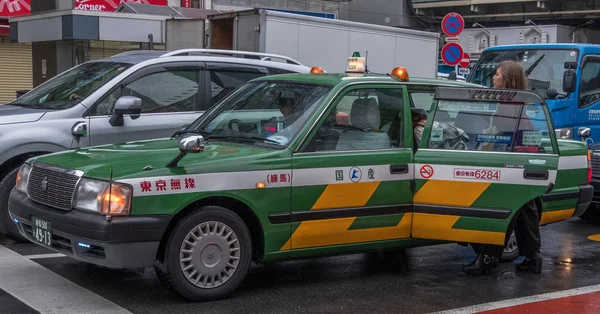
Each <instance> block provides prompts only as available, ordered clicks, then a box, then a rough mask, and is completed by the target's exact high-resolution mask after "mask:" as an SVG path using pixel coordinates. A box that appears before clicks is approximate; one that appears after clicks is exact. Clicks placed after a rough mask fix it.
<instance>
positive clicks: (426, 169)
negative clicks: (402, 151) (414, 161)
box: [419, 165, 433, 179]
mask: <svg viewBox="0 0 600 314" xmlns="http://www.w3.org/2000/svg"><path fill="white" fill-rule="evenodd" d="M419 172H420V173H421V177H423V178H425V179H429V178H431V177H432V176H433V167H432V166H430V165H423V166H421V170H419Z"/></svg>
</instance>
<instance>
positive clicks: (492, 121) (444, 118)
mask: <svg viewBox="0 0 600 314" xmlns="http://www.w3.org/2000/svg"><path fill="white" fill-rule="evenodd" d="M521 107H522V105H521V104H508V103H506V104H504V103H489V102H460V101H447V100H440V101H439V103H438V106H437V110H436V111H435V117H434V121H433V123H432V125H431V132H430V138H429V143H428V148H430V149H448V150H471V151H499V152H510V151H511V150H512V141H513V137H514V134H515V130H516V128H517V123H518V120H519V119H518V118H519V115H520V113H521Z"/></svg>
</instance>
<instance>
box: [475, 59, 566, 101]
mask: <svg viewBox="0 0 600 314" xmlns="http://www.w3.org/2000/svg"><path fill="white" fill-rule="evenodd" d="M504 60H515V61H518V62H520V63H521V66H522V67H523V69H525V73H526V74H527V83H528V88H529V90H531V91H533V92H536V93H538V94H539V95H540V96H542V97H546V90H548V89H549V88H555V89H556V90H557V91H558V92H559V93H560V92H562V85H563V73H564V71H565V68H564V64H565V62H568V61H570V62H577V50H570V49H553V50H550V49H510V50H503V51H502V50H493V51H486V52H484V53H483V54H482V55H481V59H480V61H479V62H478V63H477V67H476V68H475V70H474V71H473V74H472V75H471V77H470V78H469V81H470V82H473V83H476V84H481V85H484V86H487V87H492V86H493V82H492V78H493V77H494V74H495V73H496V69H497V68H498V65H499V64H500V62H501V61H504Z"/></svg>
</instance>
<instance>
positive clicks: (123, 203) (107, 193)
mask: <svg viewBox="0 0 600 314" xmlns="http://www.w3.org/2000/svg"><path fill="white" fill-rule="evenodd" d="M109 187H110V188H109ZM131 196H132V188H131V186H130V185H127V184H122V183H115V182H113V183H112V186H111V184H110V183H108V182H106V181H100V180H94V179H86V178H82V179H81V181H79V184H78V185H77V191H76V192H75V208H76V209H81V210H88V211H93V212H97V213H100V214H104V215H112V216H124V215H129V212H130V210H131Z"/></svg>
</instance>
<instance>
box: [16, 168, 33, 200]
mask: <svg viewBox="0 0 600 314" xmlns="http://www.w3.org/2000/svg"><path fill="white" fill-rule="evenodd" d="M29 174H31V166H30V165H28V164H23V165H22V166H21V168H19V172H17V182H16V185H15V188H16V189H17V191H19V192H23V193H25V194H27V183H29Z"/></svg>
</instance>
